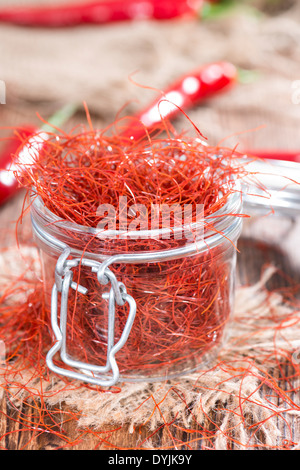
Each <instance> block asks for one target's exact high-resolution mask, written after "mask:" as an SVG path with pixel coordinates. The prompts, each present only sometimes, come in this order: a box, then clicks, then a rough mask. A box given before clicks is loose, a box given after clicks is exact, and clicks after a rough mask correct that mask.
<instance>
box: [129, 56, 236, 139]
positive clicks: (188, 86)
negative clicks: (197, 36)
mask: <svg viewBox="0 0 300 470" xmlns="http://www.w3.org/2000/svg"><path fill="white" fill-rule="evenodd" d="M237 77H238V72H237V69H236V67H235V66H234V65H233V64H231V63H229V62H217V63H212V64H209V65H205V66H204V67H201V68H200V69H197V70H195V71H193V72H191V73H189V74H188V75H185V76H184V77H181V78H180V79H179V80H177V81H176V82H175V83H173V85H171V86H170V87H169V88H168V89H167V90H166V91H165V92H164V96H163V97H160V98H158V99H157V100H155V101H154V102H153V103H152V104H151V105H150V106H149V107H147V108H146V109H144V110H143V111H141V112H139V113H138V114H136V115H135V116H134V117H133V118H132V122H131V124H130V127H128V128H127V129H126V130H125V131H124V132H122V135H123V136H124V137H128V138H130V137H134V138H135V139H139V138H141V137H145V128H146V129H147V130H148V131H151V130H152V129H154V128H155V126H156V125H157V124H159V123H160V122H161V120H162V118H168V119H171V118H174V117H176V116H177V115H178V114H179V113H180V110H181V109H188V108H191V107H193V106H194V105H195V104H198V103H200V102H201V101H204V100H205V99H206V98H209V97H211V96H213V95H215V94H216V93H218V92H221V91H223V90H225V89H227V88H229V87H230V86H232V85H233V84H234V83H235V82H236V81H237Z"/></svg>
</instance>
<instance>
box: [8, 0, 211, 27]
mask: <svg viewBox="0 0 300 470" xmlns="http://www.w3.org/2000/svg"><path fill="white" fill-rule="evenodd" d="M202 4H203V0H103V1H94V2H90V3H78V4H69V5H59V6H49V7H28V6H27V7H12V8H3V9H0V21H2V22H9V23H14V24H19V25H27V26H44V27H45V26H48V27H58V26H74V25H78V24H83V23H85V24H102V23H109V22H116V21H126V20H145V19H156V20H168V19H172V18H176V17H180V16H184V15H193V16H194V15H195V14H197V12H198V10H199V8H200V7H201V6H202Z"/></svg>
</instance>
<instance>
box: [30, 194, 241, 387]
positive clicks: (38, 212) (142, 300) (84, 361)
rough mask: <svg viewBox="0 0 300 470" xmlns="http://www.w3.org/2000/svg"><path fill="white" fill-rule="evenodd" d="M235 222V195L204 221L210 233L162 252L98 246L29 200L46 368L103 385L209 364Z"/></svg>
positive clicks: (134, 241)
mask: <svg viewBox="0 0 300 470" xmlns="http://www.w3.org/2000/svg"><path fill="white" fill-rule="evenodd" d="M240 213H241V195H240V192H239V191H237V192H236V193H233V194H232V195H231V196H230V197H229V199H228V202H227V204H226V205H224V207H223V208H222V209H221V210H220V211H218V212H217V213H215V214H214V215H213V217H212V218H211V219H210V220H209V223H210V227H211V226H212V225H213V226H214V229H213V230H212V229H210V230H209V229H205V230H204V232H203V225H202V229H201V230H200V229H199V230H198V231H197V232H196V233H195V231H194V232H193V236H192V237H188V236H185V237H182V238H181V239H177V238H176V237H174V239H173V241H172V243H170V240H168V243H166V242H165V240H163V239H162V238H160V237H158V236H157V233H154V232H155V231H149V232H148V233H147V237H144V238H143V239H139V238H138V237H132V234H131V236H130V237H129V236H128V237H125V238H123V239H118V240H117V239H109V240H108V239H102V238H101V237H99V231H98V232H97V229H93V228H88V227H83V226H79V225H75V224H72V223H70V222H66V221H62V220H61V219H58V217H57V216H55V215H54V214H53V213H51V212H50V211H49V210H48V209H47V208H46V207H45V205H44V204H43V201H42V200H41V198H39V197H36V198H34V199H33V203H32V224H33V231H34V234H35V238H36V241H37V244H38V246H39V249H40V254H41V261H42V269H43V279H44V289H45V299H46V306H47V312H48V320H49V323H50V313H51V324H52V330H53V332H54V335H55V338H56V341H55V343H54V345H53V346H52V348H51V350H50V351H49V353H48V356H47V364H48V367H49V368H50V369H51V370H53V371H54V372H56V373H58V374H61V375H64V376H67V377H70V378H74V379H79V380H82V381H85V382H89V383H92V384H96V385H101V386H111V385H114V384H115V383H117V382H118V381H119V380H120V381H126V380H128V381H143V380H148V381H154V380H164V379H166V378H171V377H175V376H178V375H181V374H184V373H187V372H191V371H193V370H195V369H197V368H198V367H199V366H200V365H201V364H203V362H204V361H207V360H210V359H211V358H213V357H214V355H215V354H216V352H217V351H218V349H219V348H220V346H221V345H222V342H223V341H224V338H225V332H226V329H227V327H228V324H229V319H230V316H231V312H232V307H233V297H234V283H235V265H236V248H235V245H236V242H237V239H238V237H239V235H240V233H241V226H242V218H241V217H239V216H236V215H237V214H240ZM149 240H150V241H151V245H149ZM149 246H151V249H149ZM58 352H59V353H60V358H59V357H58V354H57V353H58Z"/></svg>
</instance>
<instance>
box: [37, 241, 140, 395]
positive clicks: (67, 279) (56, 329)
mask: <svg viewBox="0 0 300 470" xmlns="http://www.w3.org/2000/svg"><path fill="white" fill-rule="evenodd" d="M70 254H71V249H70V248H69V247H65V248H64V251H63V253H62V254H61V256H60V257H59V258H58V261H57V264H56V269H55V283H54V285H53V288H52V296H51V325H52V329H53V333H54V335H55V338H56V343H55V344H54V346H53V347H52V348H51V349H50V351H49V352H48V354H47V357H46V363H47V366H48V367H49V369H50V370H52V371H53V372H55V373H56V374H60V375H63V376H65V377H69V378H71V379H77V380H81V381H83V382H88V383H90V384H93V385H100V386H106V387H110V386H112V385H115V384H116V383H117V382H118V380H119V376H120V372H119V367H118V364H117V362H116V358H115V355H116V353H117V352H118V351H119V350H120V349H121V348H122V347H123V346H124V345H125V343H126V341H127V339H128V336H129V334H130V331H131V328H132V325H133V322H134V319H135V315H136V302H135V300H134V299H133V297H131V296H130V295H129V294H127V291H126V287H125V286H124V284H122V283H121V282H118V280H117V278H116V276H115V275H114V273H113V272H112V271H111V270H110V269H109V268H108V266H109V265H111V264H112V263H113V262H114V261H115V257H111V258H109V259H107V260H106V261H105V262H103V263H100V262H97V261H94V260H91V259H87V258H76V259H68V258H69V256H70ZM79 265H82V266H86V267H89V268H91V270H92V272H95V273H97V279H98V282H99V284H100V285H107V284H108V283H110V284H111V288H110V291H109V292H107V293H105V294H103V295H102V297H103V298H104V299H106V300H108V336H107V357H106V365H105V366H98V365H96V364H88V363H84V362H81V361H75V360H73V359H72V358H71V357H70V356H69V355H68V354H67V332H66V330H67V314H68V298H69V291H70V289H73V290H75V291H78V292H80V293H81V294H83V295H86V294H87V292H88V290H87V289H86V288H85V287H82V286H81V285H79V284H77V283H75V282H73V271H72V269H73V268H76V267H78V266H79ZM58 293H61V300H60V322H59V323H58V309H59V301H58ZM126 303H128V304H129V314H128V317H127V321H126V324H125V327H124V330H123V333H122V335H121V338H120V339H119V341H118V342H117V343H116V344H115V310H116V304H117V305H119V306H123V305H125V304H126ZM58 352H60V357H61V360H62V361H63V363H64V364H66V365H68V366H70V367H72V368H73V369H76V370H77V371H76V370H69V369H64V368H62V367H58V366H57V365H55V364H54V362H53V358H54V356H55V354H56V353H58Z"/></svg>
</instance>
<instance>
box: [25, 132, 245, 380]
mask: <svg viewBox="0 0 300 470" xmlns="http://www.w3.org/2000/svg"><path fill="white" fill-rule="evenodd" d="M164 125H165V123H164ZM164 125H163V126H162V130H166V129H167V127H165V126H164ZM167 130H168V129H167ZM168 132H169V136H168V137H167V138H163V137H160V135H157V130H156V137H155V139H154V138H153V139H151V138H150V137H149V139H148V140H144V141H136V140H134V139H131V138H125V137H124V136H122V135H112V136H106V135H105V133H104V131H99V130H94V129H93V128H92V126H91V129H86V128H85V127H83V126H82V128H81V129H78V128H77V129H76V131H75V132H74V133H71V134H70V135H66V134H65V133H62V134H61V135H60V136H59V137H58V136H57V135H53V136H51V134H49V135H48V137H47V142H46V145H45V146H44V147H43V149H42V151H41V154H40V157H39V159H38V160H37V161H36V163H35V164H34V165H29V166H28V167H27V169H26V167H25V169H23V176H22V178H21V182H22V184H23V185H24V186H26V187H30V188H32V187H34V190H33V191H34V193H35V196H33V198H35V197H36V198H38V200H41V201H42V203H43V204H44V206H45V207H46V208H47V210H49V211H51V214H52V215H53V216H54V218H56V220H57V221H60V222H61V221H64V222H67V224H66V225H64V226H62V225H60V228H59V230H62V231H61V233H60V236H61V237H62V239H64V240H65V241H66V240H68V244H69V245H71V246H72V248H74V249H75V250H77V251H78V252H80V253H82V256H84V255H85V254H86V253H94V254H101V255H103V256H111V255H115V254H120V253H135V254H137V253H149V252H151V253H153V252H155V251H168V250H171V249H176V248H180V247H184V246H185V245H186V244H187V243H194V242H195V241H196V239H197V237H198V233H196V231H195V233H192V238H190V237H187V236H186V234H183V236H182V237H181V238H177V237H176V236H175V231H176V230H175V228H176V227H177V225H178V224H179V225H182V219H180V220H179V219H176V217H177V215H175V213H171V215H170V217H171V224H172V229H171V232H172V233H171V236H170V237H169V238H167V239H165V238H164V237H161V236H156V237H151V236H150V237H146V238H139V237H138V238H130V237H127V238H122V237H118V236H117V237H115V238H111V237H110V238H107V237H106V238H105V237H103V236H102V235H103V233H102V232H103V229H101V230H99V224H101V222H102V221H103V218H104V217H103V214H102V215H101V216H100V215H99V206H103V205H105V206H106V207H107V206H110V207H118V205H119V199H120V198H126V201H127V207H129V208H131V207H134V206H135V207H137V205H139V204H140V205H143V207H145V208H146V211H147V214H148V217H149V219H148V220H149V222H150V223H151V222H152V221H153V218H154V217H155V215H153V212H152V207H153V205H155V206H156V207H162V206H166V205H167V206H172V205H179V206H180V207H184V206H185V205H190V206H192V207H196V206H197V205H201V206H202V207H203V217H204V220H205V224H204V228H203V230H204V240H206V237H208V238H207V240H208V241H207V249H206V250H205V251H203V252H199V253H197V252H196V253H195V254H194V256H186V257H180V258H177V259H170V260H167V261H162V262H145V263H131V264H118V263H116V264H114V265H113V272H114V274H115V275H116V277H117V279H118V280H119V281H121V282H122V283H123V284H125V286H126V289H127V292H128V293H129V294H130V295H131V296H132V297H133V298H134V299H135V302H136V306H137V315H136V319H135V321H134V324H133V327H132V330H131V333H130V335H129V338H128V340H127V343H126V344H125V345H124V346H123V347H122V349H121V350H120V351H119V352H118V354H117V360H118V364H119V368H120V372H121V374H122V377H129V378H134V377H143V378H151V377H154V376H158V377H160V376H165V375H166V374H167V375H172V374H173V375H174V374H176V373H178V372H182V371H184V370H191V369H192V368H194V367H195V366H196V365H197V364H198V363H199V360H200V359H201V358H202V357H203V356H205V355H206V353H208V352H210V351H211V350H213V349H214V348H215V347H217V346H220V344H221V340H222V339H223V336H224V329H225V326H226V325H227V322H228V319H229V316H230V312H231V302H232V287H233V284H232V275H233V269H234V259H235V246H234V241H235V239H234V240H233V241H232V240H230V239H227V238H226V236H223V235H222V231H221V229H220V228H219V227H220V225H219V224H220V221H222V220H223V219H226V217H227V218H228V217H229V218H231V219H235V220H236V219H240V218H242V217H243V214H240V213H239V212H238V211H237V210H236V207H235V211H234V212H232V213H231V212H228V211H226V208H228V209H229V208H230V206H228V207H227V204H228V203H229V201H230V200H231V198H232V197H233V196H235V200H240V199H241V194H240V190H239V189H238V188H237V186H236V180H238V179H240V178H242V177H243V176H245V175H246V174H247V171H246V169H245V164H244V163H241V162H240V160H239V157H238V156H237V155H235V153H234V151H233V150H231V149H219V148H214V147H209V146H207V145H204V144H203V141H202V140H201V139H202V136H201V134H200V133H199V135H200V137H201V139H200V138H196V139H191V138H187V137H184V136H179V135H177V136H172V135H171V133H170V131H169V130H168ZM24 170H25V171H24ZM26 170H27V171H26ZM36 200H37V199H35V201H36ZM35 201H34V202H33V205H34V204H35ZM220 210H221V211H222V210H223V213H220V214H219V215H216V213H218V211H220ZM121 215H122V214H121V213H118V214H117V217H116V220H115V229H116V230H119V229H120V228H121ZM136 215H137V211H134V213H133V214H130V210H129V211H128V217H129V219H128V225H127V227H126V229H128V230H129V231H130V229H131V226H132V224H133V225H134V227H135V228H136V225H137V224H136V220H135V219H136ZM105 220H106V219H105ZM70 222H71V223H72V224H76V225H77V228H78V226H80V227H83V228H84V229H85V230H83V231H82V232H80V233H79V232H78V230H77V229H76V230H73V228H72V225H70V224H69V223H70ZM161 223H162V222H161V220H159V229H162V228H163V227H162V225H161ZM50 225H51V227H50V228H54V226H55V225H56V223H55V220H54V221H53V222H51V223H50ZM48 226H49V224H48ZM148 226H149V225H148ZM73 227H75V226H73ZM151 227H152V225H151ZM95 229H96V231H95ZM173 229H174V231H173ZM97 230H98V231H97ZM131 230H132V229H131ZM150 232H151V231H150ZM212 234H215V235H216V234H217V235H218V236H219V237H220V242H219V244H217V245H216V246H214V247H212V248H210V246H209V236H211V235H212ZM205 243H206V242H205ZM43 256H44V278H45V282H46V291H47V292H48V299H47V300H46V301H47V302H48V303H49V301H50V299H49V297H50V291H51V287H52V285H53V282H54V271H55V264H56V261H57V257H55V256H53V252H51V250H50V251H49V250H46V253H45V254H44V255H43ZM74 280H75V281H76V282H78V284H80V285H82V286H84V287H86V288H87V291H88V294H87V295H82V294H80V292H78V291H74V292H72V294H70V298H69V304H68V325H67V343H68V345H69V349H68V353H69V354H70V355H71V356H72V357H74V358H76V359H77V360H80V361H82V362H85V363H89V362H91V361H92V362H93V363H96V364H99V365H103V364H105V361H106V350H107V341H108V339H107V331H108V328H109V326H108V319H107V300H106V298H105V296H102V294H104V293H105V290H104V292H103V290H102V288H101V286H99V283H98V280H97V276H96V275H95V274H94V273H91V271H90V269H88V268H86V267H85V266H79V269H77V270H74ZM103 297H104V298H103ZM127 315H128V312H127V307H126V306H124V307H119V306H118V307H117V308H116V323H115V341H118V340H119V339H120V337H121V335H122V331H123V329H124V325H125V322H126V318H127ZM47 321H48V322H49V324H50V320H49V312H48V320H47Z"/></svg>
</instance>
